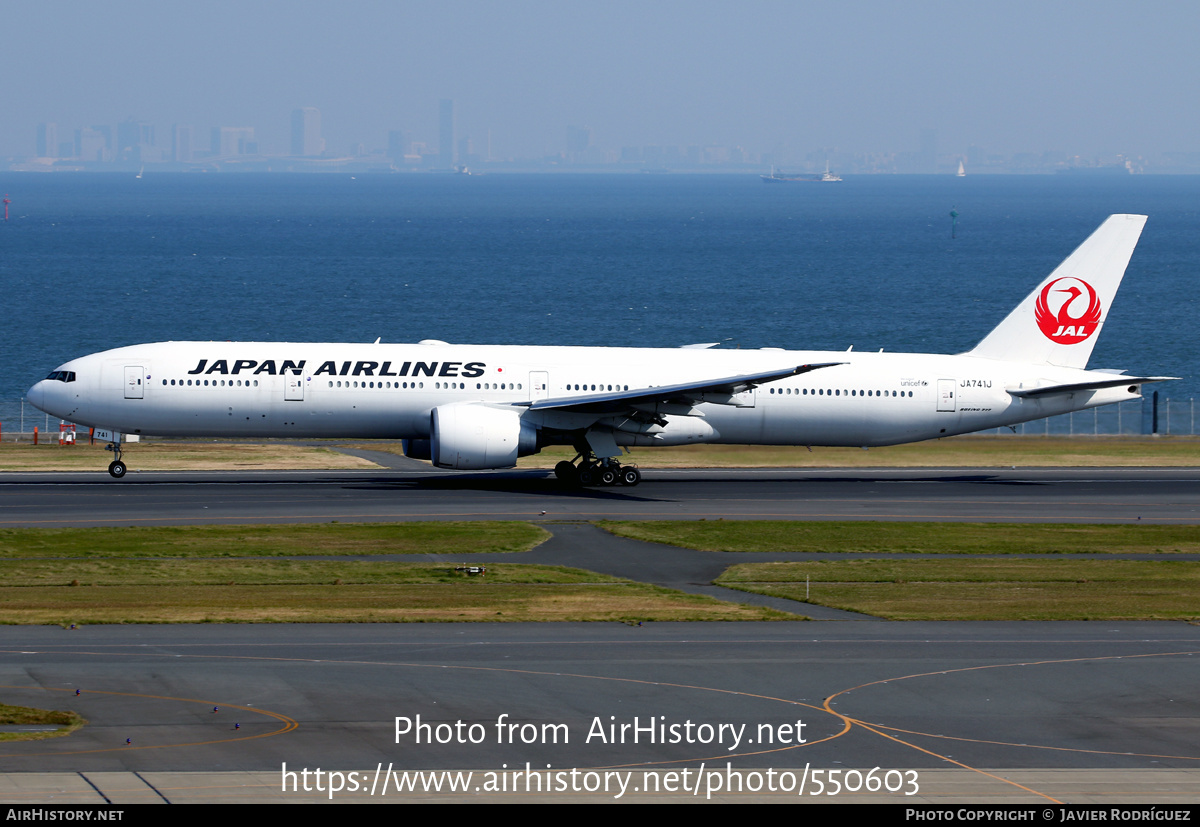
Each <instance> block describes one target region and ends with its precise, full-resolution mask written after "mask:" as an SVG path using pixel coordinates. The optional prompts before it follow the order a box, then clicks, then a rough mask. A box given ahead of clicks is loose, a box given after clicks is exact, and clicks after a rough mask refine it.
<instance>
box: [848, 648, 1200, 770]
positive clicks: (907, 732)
mask: <svg viewBox="0 0 1200 827" xmlns="http://www.w3.org/2000/svg"><path fill="white" fill-rule="evenodd" d="M1193 655H1200V651H1196V652H1151V653H1146V654H1141V655H1097V656H1096V657H1089V658H1065V659H1061V660H1036V661H1023V662H1019V663H992V664H986V665H983V666H964V667H961V668H958V669H939V670H937V671H935V672H919V673H917V674H913V675H904V676H903V677H899V678H887V679H884V680H877V681H871V682H869V683H864V684H860V685H858V686H852V687H850V688H849V689H843V690H842V691H841V692H838V693H837V695H830V696H829V701H832V700H833V699H834V698H836V697H837V696H838V695H845V694H847V693H850V692H854V691H855V690H858V689H866V688H867V687H871V686H878V685H880V684H886V683H897V682H899V681H906V680H909V679H911V678H928V677H934V676H938V675H953V674H955V673H959V672H976V671H979V670H982V669H1008V668H1010V667H1014V666H1052V665H1056V664H1063V663H1089V662H1095V661H1102V660H1134V659H1136V658H1165V657H1191V656H1193ZM835 714H836V713H835ZM854 720H855V723H858V724H860V725H862V726H872V727H878V728H879V729H886V730H888V731H890V732H902V733H904V734H905V735H920V736H923V737H926V738H940V739H942V740H944V741H965V742H967V743H971V744H991V745H993V746H1000V747H1016V748H1018V749H1042V750H1053V751H1055V752H1079V753H1084V754H1091V755H1132V756H1135V757H1137V758H1169V759H1174V760H1179V761H1200V755H1162V754H1159V753H1154V752H1129V751H1128V750H1121V751H1116V750H1103V749H1080V748H1079V747H1052V746H1048V745H1046V744H1030V743H1014V742H1012V741H989V740H986V739H983V738H963V737H960V736H957V735H935V734H933V733H930V732H916V731H914V730H909V729H901V728H899V727H892V726H887V725H886V724H878V723H873V722H867V721H860V720H858V719H854Z"/></svg>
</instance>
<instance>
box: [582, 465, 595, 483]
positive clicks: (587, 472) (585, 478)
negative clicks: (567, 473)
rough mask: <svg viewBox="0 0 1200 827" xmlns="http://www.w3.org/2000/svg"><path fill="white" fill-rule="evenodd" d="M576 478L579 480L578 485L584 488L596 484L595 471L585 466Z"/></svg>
mask: <svg viewBox="0 0 1200 827" xmlns="http://www.w3.org/2000/svg"><path fill="white" fill-rule="evenodd" d="M578 478H579V484H580V485H582V486H584V487H585V488H586V487H587V486H589V485H595V484H596V469H595V468H592V467H590V466H587V465H585V466H583V467H581V468H580V469H579V473H578Z"/></svg>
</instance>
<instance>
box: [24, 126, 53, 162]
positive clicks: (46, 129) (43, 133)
mask: <svg viewBox="0 0 1200 827" xmlns="http://www.w3.org/2000/svg"><path fill="white" fill-rule="evenodd" d="M25 134H26V135H28V134H29V133H28V132H26V133H25ZM26 146H28V144H26ZM37 154H38V157H39V158H57V157H58V124H54V123H40V124H38V128H37Z"/></svg>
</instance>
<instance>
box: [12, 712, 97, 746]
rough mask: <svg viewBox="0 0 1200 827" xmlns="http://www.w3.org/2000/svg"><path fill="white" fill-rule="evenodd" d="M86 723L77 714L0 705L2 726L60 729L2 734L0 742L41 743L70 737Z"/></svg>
mask: <svg viewBox="0 0 1200 827" xmlns="http://www.w3.org/2000/svg"><path fill="white" fill-rule="evenodd" d="M86 723H87V721H85V720H84V719H83V718H81V717H80V716H79V715H78V714H77V713H75V712H70V711H63V710H58V709H35V708H34V707H30V706H10V705H8V704H0V725H6V726H55V727H58V729H55V730H53V731H47V732H0V741H40V740H41V739H43V738H58V737H60V736H63V735H70V734H71V733H72V732H74V731H75V730H77V729H79V728H80V727H81V726H83V725H84V724H86Z"/></svg>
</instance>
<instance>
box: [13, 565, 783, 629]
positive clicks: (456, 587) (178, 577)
mask: <svg viewBox="0 0 1200 827" xmlns="http://www.w3.org/2000/svg"><path fill="white" fill-rule="evenodd" d="M67 577H72V579H71V580H66V578H67ZM0 578H3V582H5V583H6V584H8V585H4V586H0V622H3V623H14V624H47V623H53V624H60V625H68V624H71V623H76V624H79V623H212V622H221V623H282V622H294V623H350V622H352V623H374V622H435V621H436V622H449V621H612V620H619V621H627V622H632V621H636V620H688V621H697V620H796V619H798V618H797V617H796V616H795V615H789V614H787V613H784V612H779V611H775V610H772V609H760V608H757V607H752V606H742V605H738V604H733V603H725V602H722V601H720V600H715V599H713V598H709V597H703V596H697V595H689V594H684V593H682V592H676V591H673V590H670V589H664V588H660V587H657V586H651V585H647V584H644V583H634V582H631V581H628V580H622V579H620V578H615V577H609V576H606V575H601V574H597V573H595V572H590V571H584V570H581V569H571V568H566V567H561V566H535V565H527V564H519V563H513V564H507V563H506V564H491V565H488V567H487V574H486V575H482V576H469V575H466V574H461V573H458V572H455V571H454V564H453V563H446V564H441V565H436V564H433V565H431V564H428V563H390V562H388V563H383V562H370V561H344V562H324V561H292V560H256V561H208V560H176V561H132V560H125V561H110V560H106V561H95V560H83V561H20V562H16V561H9V562H5V563H3V564H0Z"/></svg>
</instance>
